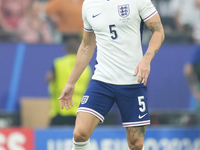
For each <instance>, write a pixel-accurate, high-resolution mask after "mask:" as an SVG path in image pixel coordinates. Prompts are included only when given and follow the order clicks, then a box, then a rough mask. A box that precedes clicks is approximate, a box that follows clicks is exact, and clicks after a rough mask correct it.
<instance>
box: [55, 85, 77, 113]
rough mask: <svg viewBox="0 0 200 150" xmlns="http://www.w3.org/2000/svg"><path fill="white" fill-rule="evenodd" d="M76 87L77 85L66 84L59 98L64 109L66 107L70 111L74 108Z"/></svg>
mask: <svg viewBox="0 0 200 150" xmlns="http://www.w3.org/2000/svg"><path fill="white" fill-rule="evenodd" d="M74 87H75V85H70V84H66V85H65V87H64V89H63V90H62V93H61V95H60V97H59V98H58V99H59V100H60V104H61V108H62V109H63V108H64V106H65V108H66V109H67V110H68V109H70V108H71V106H73V99H72V96H73V93H74Z"/></svg>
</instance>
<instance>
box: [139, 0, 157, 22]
mask: <svg viewBox="0 0 200 150" xmlns="http://www.w3.org/2000/svg"><path fill="white" fill-rule="evenodd" d="M137 5H138V10H139V14H140V16H141V18H142V19H143V21H144V22H145V21H147V20H149V19H150V18H151V17H153V16H154V15H155V14H156V13H157V10H156V8H155V7H154V5H153V4H152V2H151V0H137Z"/></svg>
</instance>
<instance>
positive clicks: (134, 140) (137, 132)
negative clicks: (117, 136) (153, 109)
mask: <svg viewBox="0 0 200 150" xmlns="http://www.w3.org/2000/svg"><path fill="white" fill-rule="evenodd" d="M145 130H146V126H138V127H127V128H126V134H127V141H128V146H129V148H130V150H143V143H144V135H145Z"/></svg>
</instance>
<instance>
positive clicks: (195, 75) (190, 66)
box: [184, 46, 200, 111]
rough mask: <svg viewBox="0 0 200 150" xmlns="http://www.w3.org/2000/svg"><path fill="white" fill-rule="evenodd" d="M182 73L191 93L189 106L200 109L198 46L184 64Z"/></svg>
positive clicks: (199, 59)
mask: <svg viewBox="0 0 200 150" xmlns="http://www.w3.org/2000/svg"><path fill="white" fill-rule="evenodd" d="M184 74H185V76H186V78H187V80H188V83H189V86H190V90H191V92H192V94H193V95H192V97H191V99H190V102H191V106H190V108H191V109H193V110H198V111H200V46H198V47H197V48H196V50H195V52H194V53H193V55H192V58H191V59H190V61H189V62H188V63H187V64H186V65H185V66H184ZM195 99H196V100H195Z"/></svg>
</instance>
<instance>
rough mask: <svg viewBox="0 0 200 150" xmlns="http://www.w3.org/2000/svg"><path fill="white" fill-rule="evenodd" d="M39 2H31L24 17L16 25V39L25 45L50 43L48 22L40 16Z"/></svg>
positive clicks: (36, 0) (40, 7)
mask: <svg viewBox="0 0 200 150" xmlns="http://www.w3.org/2000/svg"><path fill="white" fill-rule="evenodd" d="M41 14H42V5H41V3H40V1H38V0H34V1H31V2H30V3H29V4H28V6H27V10H26V16H25V17H24V18H23V19H21V20H20V23H19V25H18V31H17V33H18V38H19V40H20V41H23V42H26V43H51V42H52V36H51V32H50V28H49V26H48V22H47V21H46V20H45V18H44V17H43V16H42V15H41Z"/></svg>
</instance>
